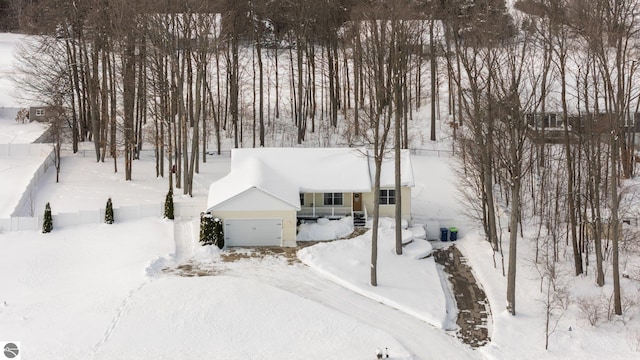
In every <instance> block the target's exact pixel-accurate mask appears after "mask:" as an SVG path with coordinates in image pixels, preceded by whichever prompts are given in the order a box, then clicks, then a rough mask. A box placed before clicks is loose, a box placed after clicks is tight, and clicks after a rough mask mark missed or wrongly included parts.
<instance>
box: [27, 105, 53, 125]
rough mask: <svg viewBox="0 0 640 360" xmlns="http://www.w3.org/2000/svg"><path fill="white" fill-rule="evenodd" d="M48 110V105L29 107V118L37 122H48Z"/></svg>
mask: <svg viewBox="0 0 640 360" xmlns="http://www.w3.org/2000/svg"><path fill="white" fill-rule="evenodd" d="M48 111H50V108H49V107H48V106H32V107H30V108H29V120H30V121H37V122H49V118H48V114H47V112H48Z"/></svg>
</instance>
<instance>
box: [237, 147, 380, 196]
mask: <svg viewBox="0 0 640 360" xmlns="http://www.w3.org/2000/svg"><path fill="white" fill-rule="evenodd" d="M250 159H257V160H259V161H260V162H262V163H264V164H266V165H267V166H268V167H269V168H270V169H273V170H274V171H275V172H276V173H279V174H281V175H282V176H285V177H286V178H287V179H288V180H289V181H290V182H291V183H293V184H296V185H297V186H298V187H299V190H300V192H305V193H312V192H318V193H320V192H367V191H371V179H370V177H369V164H368V162H367V152H366V150H365V149H355V148H255V149H234V150H233V151H232V152H231V171H232V172H233V171H234V170H235V169H236V167H238V166H242V164H243V163H244V162H246V161H247V160H250Z"/></svg>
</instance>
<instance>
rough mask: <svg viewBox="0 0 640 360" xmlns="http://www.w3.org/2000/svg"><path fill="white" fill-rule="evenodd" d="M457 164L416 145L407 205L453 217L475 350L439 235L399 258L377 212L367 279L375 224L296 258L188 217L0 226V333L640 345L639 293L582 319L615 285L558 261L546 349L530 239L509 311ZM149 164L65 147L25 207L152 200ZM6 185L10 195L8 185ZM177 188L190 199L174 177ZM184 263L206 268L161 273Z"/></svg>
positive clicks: (286, 348) (295, 353) (232, 350)
mask: <svg viewBox="0 0 640 360" xmlns="http://www.w3.org/2000/svg"><path fill="white" fill-rule="evenodd" d="M2 36H4V37H2ZM2 36H0V46H5V45H3V42H2V40H3V39H6V38H7V36H6V35H2ZM14 41H15V40H14ZM12 51H13V50H12ZM1 53H2V54H5V52H1ZM0 59H2V61H4V60H5V59H6V57H5V56H4V55H3V56H0ZM5 63H6V61H5ZM5 63H2V62H1V61H0V76H2V79H0V80H1V81H0V92H1V91H3V90H2V86H3V85H2V82H3V81H5V80H6V78H5V74H6V73H7V71H9V72H10V70H6V65H5ZM8 93H10V91H9V92H4V93H0V99H2V101H0V106H3V104H7V106H14V101H13V100H11V101H8V100H7V98H8V97H7V96H6V94H8ZM3 94H4V95H3ZM416 118H421V117H420V116H418V115H416ZM28 126H32V125H18V124H16V125H15V126H14V124H12V126H10V127H8V128H2V129H1V130H0V134H1V136H3V138H1V139H0V142H11V141H13V140H11V139H18V138H20V137H21V136H20V134H21V133H24V132H29V131H30V130H27V129H28ZM425 128H426V127H425ZM7 139H9V140H7ZM433 147H434V148H444V147H443V146H442V144H439V145H438V144H433ZM228 162H229V159H228V158H227V157H224V156H212V157H210V158H209V159H208V162H207V164H206V165H203V166H202V167H201V170H202V174H201V179H202V180H201V181H203V182H204V183H207V182H210V181H212V180H215V179H218V178H220V177H222V176H224V175H225V174H226V173H227V172H228V171H229V165H228ZM453 163H454V160H453V159H452V158H449V157H442V158H440V157H429V156H416V157H414V158H413V166H414V173H415V182H416V186H415V188H414V189H413V191H412V211H413V213H414V215H415V216H416V218H417V219H419V221H420V222H423V223H425V224H426V225H427V233H430V234H431V236H430V238H433V233H434V231H435V232H436V233H437V229H438V228H439V227H440V226H447V227H449V226H457V227H458V228H459V229H460V230H461V231H460V234H459V240H458V241H457V246H458V247H459V248H460V249H461V251H462V252H463V253H464V255H465V256H466V257H467V261H468V263H469V264H470V265H471V267H472V268H473V270H474V273H475V275H476V277H477V278H478V279H479V281H480V282H481V283H482V286H483V287H484V290H485V291H486V293H487V296H488V298H489V302H490V304H491V309H492V318H491V321H490V325H489V326H490V336H491V343H490V344H489V345H486V346H484V347H482V348H480V349H478V350H471V349H470V347H468V346H466V345H464V344H462V343H461V342H460V341H459V340H458V339H457V338H456V337H455V336H454V334H453V331H448V330H447V329H449V328H451V327H453V326H454V325H453V323H452V322H451V320H452V317H453V316H454V315H455V306H452V304H451V303H450V300H448V299H450V298H451V297H450V296H448V294H447V291H448V287H447V286H446V284H443V283H442V282H441V277H440V276H439V274H438V273H437V267H436V266H435V264H434V263H433V260H432V258H426V259H423V260H418V258H421V257H423V256H424V255H427V254H428V253H429V252H430V250H431V247H432V246H442V245H443V244H440V243H438V242H427V241H424V240H419V239H418V240H415V241H414V242H413V243H412V244H410V245H408V246H407V247H405V254H404V255H403V256H401V257H398V256H396V255H395V254H393V250H392V249H393V240H392V235H391V234H392V232H391V231H390V229H389V227H388V226H385V229H383V230H382V231H381V233H380V234H381V238H380V248H379V253H378V255H379V258H378V287H376V288H373V287H371V286H369V285H368V281H369V278H368V271H369V263H368V257H369V256H370V248H369V245H370V240H369V239H370V234H364V235H362V236H360V237H356V238H354V239H350V240H339V241H334V242H326V243H321V244H318V245H313V246H311V247H307V248H305V249H303V250H301V251H300V252H299V254H298V257H299V259H300V260H301V261H302V262H303V263H304V264H303V263H300V262H296V261H293V263H291V261H287V260H286V259H285V258H283V257H278V256H271V255H267V256H253V255H256V252H255V251H253V252H252V251H251V250H245V251H244V252H243V253H244V254H245V255H246V258H244V259H241V260H239V261H236V262H231V263H230V262H224V261H223V252H220V251H217V250H216V249H211V248H202V247H201V246H200V245H199V244H198V243H197V234H198V231H197V225H198V224H197V220H196V221H175V222H171V221H165V220H162V219H154V218H149V219H142V220H135V221H124V222H118V223H116V224H113V225H105V224H101V225H85V226H77V227H65V228H55V224H54V231H53V232H52V233H50V234H41V233H40V232H38V231H23V232H13V233H0V283H1V284H2V285H3V290H1V291H0V342H4V341H17V342H20V344H21V350H22V353H21V355H23V356H24V358H25V359H87V358H92V359H121V358H142V359H148V358H160V359H173V358H180V359H202V358H215V359H373V358H374V352H375V349H376V348H381V349H384V348H388V349H389V353H390V358H391V359H412V358H413V359H431V358H444V359H461V358H479V359H483V358H484V359H541V358H551V359H600V358H608V359H632V358H640V353H639V350H640V322H639V321H638V307H637V306H635V307H634V306H630V307H629V308H628V309H627V311H626V312H625V315H624V316H623V317H620V318H615V319H614V320H613V321H611V322H605V323H603V324H600V325H599V326H597V327H594V326H591V325H590V324H589V322H588V321H587V319H585V317H584V315H583V314H581V313H580V311H579V310H578V303H579V302H580V301H581V300H580V298H581V296H584V295H585V294H594V293H602V300H603V301H604V302H605V303H606V301H607V299H608V297H609V295H610V294H611V289H610V287H609V285H607V286H605V287H604V288H598V287H596V286H595V285H594V284H593V281H592V277H585V278H578V279H575V278H574V277H572V276H571V275H570V271H568V270H567V271H565V272H566V273H567V274H569V275H567V276H565V277H563V278H564V279H565V281H566V283H567V284H568V285H567V288H568V291H569V292H570V295H571V296H572V298H571V305H570V307H569V308H568V310H567V311H566V312H565V313H564V314H563V317H562V318H560V319H559V321H558V326H557V327H556V328H555V331H554V333H553V334H552V335H551V339H550V350H548V351H547V350H544V311H543V309H542V301H541V300H542V298H543V293H541V291H540V280H539V275H538V274H537V273H536V271H535V267H534V266H533V262H532V259H533V250H532V246H531V245H530V244H528V243H527V242H526V241H524V240H523V241H521V242H520V244H519V248H518V257H519V258H518V264H519V267H518V285H517V306H518V315H517V316H511V315H509V314H507V313H506V312H505V311H504V308H505V301H504V299H505V293H506V289H505V287H506V278H505V277H504V276H503V275H502V269H501V266H500V259H499V258H498V259H497V264H498V266H497V267H494V263H493V258H492V251H491V248H490V247H489V245H488V244H487V243H486V242H485V241H484V240H483V238H482V236H480V235H479V230H478V229H477V228H475V227H474V226H472V224H470V223H469V222H468V221H467V220H465V219H464V217H463V216H462V213H463V204H461V203H459V202H458V201H457V198H456V196H457V194H456V192H457V188H458V184H457V181H456V175H455V174H454V172H453V171H452V170H451V167H452V165H453ZM120 165H121V164H120ZM120 167H121V166H120ZM154 167H155V163H154V162H153V161H152V159H150V158H144V157H143V159H142V160H140V161H135V163H134V170H133V181H130V182H125V181H124V180H123V178H124V175H123V174H122V172H119V173H117V174H113V164H112V163H110V162H107V163H96V162H95V158H92V157H91V156H87V157H82V156H79V155H74V156H65V158H64V159H63V163H62V173H61V182H60V183H56V182H55V174H54V173H53V172H54V169H50V171H49V172H48V174H47V176H46V177H45V178H44V180H43V182H42V183H41V186H40V187H39V188H38V190H37V191H36V193H35V194H34V195H33V196H34V207H35V209H36V211H42V209H43V208H44V203H45V202H47V201H49V202H51V205H52V208H53V211H54V212H70V211H75V210H78V209H97V208H100V207H103V206H104V203H105V201H106V198H107V197H109V196H110V197H112V198H113V200H114V204H115V206H118V205H133V204H137V203H146V202H161V201H162V200H163V198H164V194H165V193H166V189H167V180H166V179H163V178H156V177H155V171H154ZM29 171H30V170H28V169H24V170H23V172H27V173H28V172H29ZM21 174H22V173H21ZM29 175H30V174H27V175H25V174H22V175H20V174H17V175H11V178H10V179H16V181H12V180H4V181H5V183H3V186H6V187H7V188H10V189H11V191H15V192H20V191H22V189H21V187H22V186H23V185H21V184H20V182H19V181H17V179H18V178H20V177H28V176H29ZM6 178H7V177H4V174H3V179H6ZM204 185H206V184H201V186H200V187H197V188H196V191H195V197H194V199H193V201H199V200H202V198H204V197H205V196H206V188H207V187H206V186H204ZM0 196H2V198H0V199H1V200H0V201H2V202H5V200H6V199H7V198H5V196H7V195H5V194H0ZM176 196H177V199H178V200H179V201H191V199H189V198H188V197H184V196H181V195H179V191H177V193H176ZM334 225H337V224H335V223H334V222H331V223H330V225H327V226H328V227H331V228H328V227H313V226H309V227H308V228H306V229H305V231H306V232H307V235H306V236H307V237H308V238H313V237H314V236H317V235H318V234H320V233H323V234H325V235H326V234H338V233H340V234H341V233H342V232H343V231H344V229H336V228H333V227H334ZM410 236H411V234H407V235H406V237H407V238H409V237H410ZM325 237H331V236H330V235H329V236H325ZM505 245H506V244H505ZM504 252H505V254H506V253H507V249H506V248H505V249H504ZM505 261H506V260H505ZM180 265H189V266H194V267H198V268H202V269H204V270H206V272H207V273H208V274H210V275H213V276H196V277H183V276H178V275H177V274H176V272H163V271H161V269H162V268H164V267H170V268H175V267H176V266H180ZM608 275H609V276H610V271H609V272H608ZM622 283H623V288H624V296H625V298H626V299H627V300H626V301H627V304H630V305H632V304H633V299H634V298H637V295H638V293H640V291H639V290H638V288H639V286H638V284H637V280H632V279H622ZM607 284H611V281H610V277H608V278H607ZM601 316H603V317H606V314H602V315H601Z"/></svg>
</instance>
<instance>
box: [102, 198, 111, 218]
mask: <svg viewBox="0 0 640 360" xmlns="http://www.w3.org/2000/svg"><path fill="white" fill-rule="evenodd" d="M104 222H105V223H107V224H113V204H112V203H111V198H109V199H108V200H107V208H106V209H105V210H104Z"/></svg>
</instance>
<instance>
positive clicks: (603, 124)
mask: <svg viewBox="0 0 640 360" xmlns="http://www.w3.org/2000/svg"><path fill="white" fill-rule="evenodd" d="M614 116H615V114H612V113H587V114H582V115H572V114H569V116H568V117H567V118H568V123H569V141H571V142H575V141H576V140H577V137H578V136H579V135H580V134H601V135H607V136H608V135H609V134H610V133H611V123H612V118H613V117H614ZM525 119H526V121H527V124H528V125H529V128H530V129H531V131H530V132H529V135H530V136H531V137H532V139H533V140H534V141H535V142H536V143H551V144H553V143H564V142H565V134H564V120H563V117H562V113H552V112H549V113H528V114H525ZM638 119H640V113H632V114H627V116H626V117H625V119H624V123H623V124H621V128H620V130H621V131H622V133H624V134H628V133H633V134H637V133H640V121H638Z"/></svg>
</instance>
